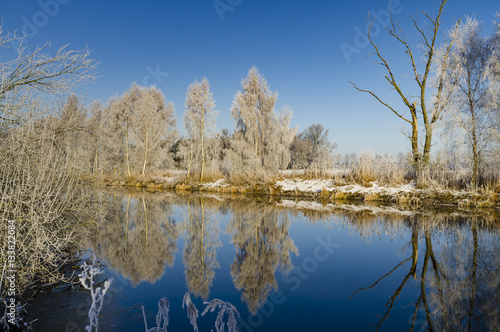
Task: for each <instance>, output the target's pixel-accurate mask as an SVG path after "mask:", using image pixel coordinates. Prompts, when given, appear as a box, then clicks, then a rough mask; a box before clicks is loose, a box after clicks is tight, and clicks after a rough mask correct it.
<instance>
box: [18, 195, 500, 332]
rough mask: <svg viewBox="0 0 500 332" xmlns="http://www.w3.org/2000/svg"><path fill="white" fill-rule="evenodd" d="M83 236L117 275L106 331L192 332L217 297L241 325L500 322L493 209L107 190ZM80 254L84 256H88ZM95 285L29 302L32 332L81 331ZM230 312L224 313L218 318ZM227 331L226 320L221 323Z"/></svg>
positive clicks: (207, 321) (431, 326) (468, 326)
mask: <svg viewBox="0 0 500 332" xmlns="http://www.w3.org/2000/svg"><path fill="white" fill-rule="evenodd" d="M108 195H109V197H110V198H109V201H110V206H109V207H108V208H107V209H106V211H107V212H106V214H107V216H106V222H104V223H103V224H102V225H100V227H99V229H98V230H97V231H96V232H94V233H93V235H92V236H91V239H90V240H89V245H88V246H89V248H82V249H90V250H91V251H94V252H95V254H96V256H97V258H98V259H99V260H100V261H101V262H102V263H103V266H101V267H102V268H103V269H104V270H105V273H103V274H102V275H100V276H99V277H100V281H103V280H104V279H109V278H111V277H112V278H113V282H112V286H111V288H110V290H109V291H108V294H107V297H106V300H105V302H104V305H103V309H102V312H101V317H100V322H99V326H100V330H101V331H144V330H145V328H144V319H143V313H142V306H144V308H145V313H146V316H147V319H148V327H149V328H151V327H153V326H156V325H155V324H156V323H155V316H156V312H157V309H158V306H157V303H158V301H159V300H160V299H161V298H162V297H166V298H167V299H168V300H169V302H170V312H169V318H170V320H169V325H168V330H169V331H192V330H193V329H192V328H191V325H190V322H189V319H188V318H187V314H186V309H185V308H184V309H183V308H182V299H183V296H184V295H185V293H186V292H189V293H190V294H191V298H192V300H193V303H194V304H195V305H196V307H197V308H198V310H199V313H200V317H199V318H198V321H197V322H198V327H199V330H200V331H210V330H211V329H214V331H215V327H214V323H215V320H216V317H217V313H216V312H214V313H210V312H209V313H207V314H205V315H203V316H201V312H202V311H203V309H204V308H205V305H204V304H203V303H204V301H209V300H212V299H215V298H217V299H221V300H223V301H227V302H230V303H232V304H233V305H234V307H235V308H236V309H237V311H238V312H239V314H240V316H239V319H238V328H239V331H320V330H322V331H370V330H373V331H375V330H380V331H406V330H410V329H413V331H427V330H449V331H459V330H490V331H495V330H496V331H498V330H500V318H499V317H500V309H499V308H500V241H499V237H500V231H499V230H500V225H499V222H498V214H497V211H480V212H475V211H460V210H455V209H444V208H440V209H438V208H435V209H410V208H409V207H398V206H391V205H378V204H368V203H366V204H363V203H354V202H351V203H344V204H332V203H331V202H321V201H299V200H296V199H295V198H289V199H286V198H279V199H278V198H270V197H269V196H265V197H264V196H218V195H199V194H185V195H179V194H175V193H173V192H164V193H147V192H112V193H110V194H109V193H108ZM84 251H85V250H84ZM89 299H90V293H89V292H88V291H85V290H83V289H81V288H79V287H71V288H70V289H69V290H68V289H66V291H64V292H51V293H48V294H44V295H40V296H38V297H37V298H35V299H34V300H33V301H32V302H31V303H30V304H29V305H28V307H27V308H28V312H30V318H32V319H35V318H38V321H37V322H35V323H34V328H35V331H38V330H40V331H50V330H53V331H64V330H66V331H78V330H80V331H84V324H85V322H86V319H87V318H86V310H87V308H88V301H89ZM224 320H225V321H226V320H227V315H226V316H225V317H224ZM226 331H227V327H226Z"/></svg>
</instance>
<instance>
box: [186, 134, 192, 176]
mask: <svg viewBox="0 0 500 332" xmlns="http://www.w3.org/2000/svg"><path fill="white" fill-rule="evenodd" d="M192 162H193V141H192V140H190V141H189V164H188V170H187V180H188V182H189V177H190V174H191V163H192Z"/></svg>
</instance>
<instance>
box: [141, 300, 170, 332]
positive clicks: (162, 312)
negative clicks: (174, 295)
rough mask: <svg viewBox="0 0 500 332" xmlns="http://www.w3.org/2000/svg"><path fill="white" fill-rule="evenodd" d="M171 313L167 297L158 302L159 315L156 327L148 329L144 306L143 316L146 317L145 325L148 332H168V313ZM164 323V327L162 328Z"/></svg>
mask: <svg viewBox="0 0 500 332" xmlns="http://www.w3.org/2000/svg"><path fill="white" fill-rule="evenodd" d="M169 311H170V302H169V301H168V299H167V298H166V297H163V298H162V299H160V301H158V313H157V314H156V327H152V328H150V329H148V322H147V320H146V312H145V311H144V306H142V315H143V316H144V325H145V327H146V332H167V326H168V312H169ZM162 321H163V326H162V327H160V326H161V325H162V324H161V323H162Z"/></svg>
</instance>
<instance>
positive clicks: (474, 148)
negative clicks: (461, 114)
mask: <svg viewBox="0 0 500 332" xmlns="http://www.w3.org/2000/svg"><path fill="white" fill-rule="evenodd" d="M470 113H471V134H472V135H471V136H472V142H471V143H472V160H473V163H474V165H473V168H472V187H473V188H474V189H476V186H477V178H478V170H479V151H478V148H477V135H476V114H475V112H474V106H473V103H472V101H471V102H470Z"/></svg>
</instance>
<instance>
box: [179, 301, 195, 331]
mask: <svg viewBox="0 0 500 332" xmlns="http://www.w3.org/2000/svg"><path fill="white" fill-rule="evenodd" d="M184 305H186V310H187V316H188V318H189V322H190V323H191V325H192V326H193V329H194V331H195V332H198V324H197V323H196V319H198V309H196V306H195V305H194V303H193V301H191V295H190V294H189V292H186V294H184V298H183V299H182V309H184Z"/></svg>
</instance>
